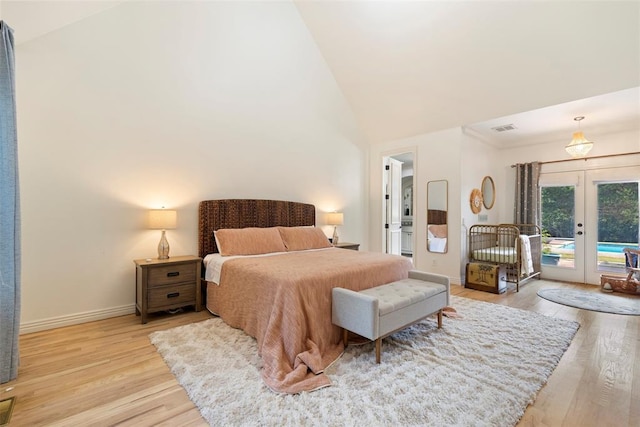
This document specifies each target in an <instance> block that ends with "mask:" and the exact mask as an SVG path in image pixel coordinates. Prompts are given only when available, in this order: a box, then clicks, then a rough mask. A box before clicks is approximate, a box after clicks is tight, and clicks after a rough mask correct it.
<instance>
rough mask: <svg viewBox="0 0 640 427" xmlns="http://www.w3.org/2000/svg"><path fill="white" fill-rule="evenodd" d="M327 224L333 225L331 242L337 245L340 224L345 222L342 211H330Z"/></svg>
mask: <svg viewBox="0 0 640 427" xmlns="http://www.w3.org/2000/svg"><path fill="white" fill-rule="evenodd" d="M327 224H329V225H333V237H332V238H331V243H332V244H333V245H334V246H335V245H337V244H338V243H339V236H338V226H339V225H342V224H344V214H343V213H342V212H330V213H328V214H327Z"/></svg>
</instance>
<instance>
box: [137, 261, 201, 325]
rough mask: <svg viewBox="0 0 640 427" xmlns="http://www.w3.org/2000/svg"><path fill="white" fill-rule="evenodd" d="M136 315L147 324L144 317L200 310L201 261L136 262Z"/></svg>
mask: <svg viewBox="0 0 640 427" xmlns="http://www.w3.org/2000/svg"><path fill="white" fill-rule="evenodd" d="M133 262H135V264H136V315H137V316H142V323H147V314H148V313H154V312H156V311H164V310H171V309H175V308H180V307H184V306H187V305H192V306H194V308H195V310H196V311H200V310H202V302H201V301H202V294H201V292H200V286H199V284H200V266H201V265H202V258H198V257H196V256H191V255H187V256H176V257H171V258H169V259H151V260H147V259H136V260H134V261H133Z"/></svg>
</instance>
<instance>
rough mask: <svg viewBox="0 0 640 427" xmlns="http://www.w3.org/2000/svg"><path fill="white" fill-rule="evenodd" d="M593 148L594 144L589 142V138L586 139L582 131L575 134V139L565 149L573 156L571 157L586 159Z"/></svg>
mask: <svg viewBox="0 0 640 427" xmlns="http://www.w3.org/2000/svg"><path fill="white" fill-rule="evenodd" d="M591 148H593V142H591V141H588V140H587V138H585V137H584V134H583V133H582V132H580V131H578V132H574V133H573V139H571V142H570V143H569V145H567V146H566V147H565V150H567V153H569V154H570V155H571V157H575V158H578V157H584V156H586V155H587V153H588V152H589V151H591Z"/></svg>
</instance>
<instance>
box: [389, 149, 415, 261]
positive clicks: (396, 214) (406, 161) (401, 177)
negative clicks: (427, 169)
mask: <svg viewBox="0 0 640 427" xmlns="http://www.w3.org/2000/svg"><path fill="white" fill-rule="evenodd" d="M382 184H383V185H382V187H383V188H382V200H383V206H382V209H383V216H382V218H383V224H382V227H383V250H384V251H385V252H386V253H390V254H396V255H403V256H406V257H410V258H413V252H414V251H413V248H414V247H415V246H414V233H413V218H414V204H415V202H414V191H413V188H414V153H413V152H405V153H399V154H393V155H388V156H383V179H382Z"/></svg>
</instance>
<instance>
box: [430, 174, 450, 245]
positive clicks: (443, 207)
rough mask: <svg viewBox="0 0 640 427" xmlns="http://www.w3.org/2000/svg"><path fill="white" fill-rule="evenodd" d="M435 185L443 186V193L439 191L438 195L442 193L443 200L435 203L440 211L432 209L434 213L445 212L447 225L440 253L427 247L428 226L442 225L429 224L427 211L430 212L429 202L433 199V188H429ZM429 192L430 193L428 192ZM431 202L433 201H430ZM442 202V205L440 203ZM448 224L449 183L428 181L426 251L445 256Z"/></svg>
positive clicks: (441, 180)
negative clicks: (443, 245) (444, 241)
mask: <svg viewBox="0 0 640 427" xmlns="http://www.w3.org/2000/svg"><path fill="white" fill-rule="evenodd" d="M435 184H443V185H444V192H442V191H439V193H441V194H442V193H443V194H442V195H443V196H444V200H443V201H442V200H440V201H436V202H437V203H436V205H435V207H436V208H440V209H434V210H436V211H443V212H445V216H446V218H445V225H447V236H446V239H447V243H446V244H445V247H444V249H443V250H441V251H436V250H431V248H430V247H429V237H428V236H429V226H430V225H442V224H433V223H430V222H429V211H430V210H431V209H430V207H433V203H429V202H430V200H429V199H430V198H431V197H433V193H434V191H433V188H431V186H432V185H435ZM430 190H431V191H430ZM431 201H432V202H433V200H431ZM440 202H443V203H440ZM448 223H449V181H447V180H446V179H440V180H433V181H428V182H427V251H428V252H431V253H436V254H446V253H447V252H448V251H449V244H448V240H449V230H448Z"/></svg>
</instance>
